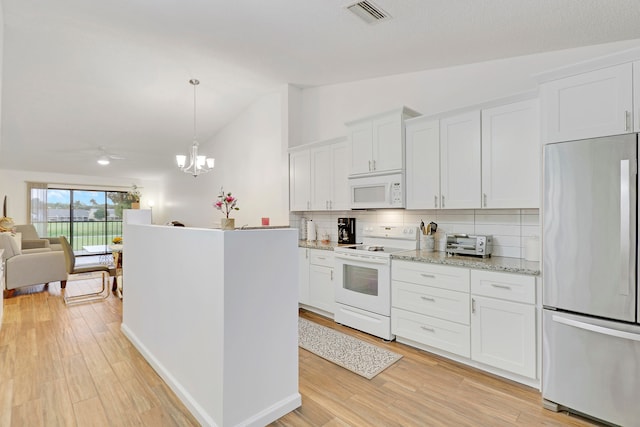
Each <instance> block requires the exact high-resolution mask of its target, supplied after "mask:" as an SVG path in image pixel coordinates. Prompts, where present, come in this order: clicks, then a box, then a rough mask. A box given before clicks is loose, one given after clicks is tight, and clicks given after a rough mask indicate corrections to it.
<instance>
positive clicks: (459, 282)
mask: <svg viewBox="0 0 640 427" xmlns="http://www.w3.org/2000/svg"><path fill="white" fill-rule="evenodd" d="M391 276H392V284H391V290H392V294H391V301H392V304H391V305H392V309H391V332H392V333H393V334H394V335H396V339H397V340H398V341H399V342H404V343H406V344H409V345H414V346H416V347H419V348H422V349H424V350H427V351H433V352H436V353H439V354H441V355H443V356H449V357H451V358H454V359H456V360H458V361H460V362H463V363H467V364H470V365H472V366H476V367H478V368H480V369H485V370H487V371H490V372H493V373H496V374H499V375H502V376H506V377H508V378H511V379H514V380H516V381H520V382H523V383H527V384H530V385H534V386H535V385H536V384H539V383H538V382H537V378H538V375H537V360H538V355H537V334H536V324H537V323H536V305H535V303H536V281H535V277H533V276H524V275H519V274H511V273H501V272H493V271H485V270H471V269H468V268H460V267H449V266H443V265H434V264H429V263H421V262H412V261H400V260H393V261H392V265H391ZM493 368H497V369H493ZM511 374H515V375H511ZM529 379H530V380H529Z"/></svg>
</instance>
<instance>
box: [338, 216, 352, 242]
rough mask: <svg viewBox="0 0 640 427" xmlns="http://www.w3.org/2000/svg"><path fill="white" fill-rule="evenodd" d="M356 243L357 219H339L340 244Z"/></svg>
mask: <svg viewBox="0 0 640 427" xmlns="http://www.w3.org/2000/svg"><path fill="white" fill-rule="evenodd" d="M355 242H356V219H355V218H338V243H340V244H344V243H348V244H351V245H352V244H354V243H355Z"/></svg>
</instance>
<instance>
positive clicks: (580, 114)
mask: <svg viewBox="0 0 640 427" xmlns="http://www.w3.org/2000/svg"><path fill="white" fill-rule="evenodd" d="M540 97H541V98H540V99H541V105H542V112H543V115H542V125H543V139H544V142H545V143H549V142H559V141H571V140H575V139H584V138H596V137H599V136H607V135H619V134H623V133H629V132H631V131H632V129H633V126H632V121H633V118H632V107H633V105H632V64H631V63H627V64H622V65H618V66H615V67H608V68H603V69H600V70H595V71H591V72H588V73H583V74H578V75H575V76H571V77H566V78H563V79H559V80H554V81H551V82H547V83H544V84H542V86H541V89H540Z"/></svg>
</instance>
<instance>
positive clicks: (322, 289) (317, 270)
mask: <svg viewBox="0 0 640 427" xmlns="http://www.w3.org/2000/svg"><path fill="white" fill-rule="evenodd" d="M334 303H335V297H334V290H333V268H331V267H325V266H321V265H313V264H312V265H311V266H310V267H309V305H311V306H313V307H316V308H319V309H321V310H324V311H326V312H328V313H331V314H333V313H335V308H334Z"/></svg>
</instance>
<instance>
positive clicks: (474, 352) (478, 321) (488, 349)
mask: <svg viewBox="0 0 640 427" xmlns="http://www.w3.org/2000/svg"><path fill="white" fill-rule="evenodd" d="M471 359H473V360H476V361H478V362H482V363H485V364H487V365H490V366H494V367H496V368H499V369H503V370H505V371H509V372H513V373H516V374H518V375H522V376H525V377H528V378H536V314H535V306H534V305H529V304H521V303H515V302H509V301H502V300H498V299H493V298H486V297H480V296H475V295H472V296H471Z"/></svg>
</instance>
